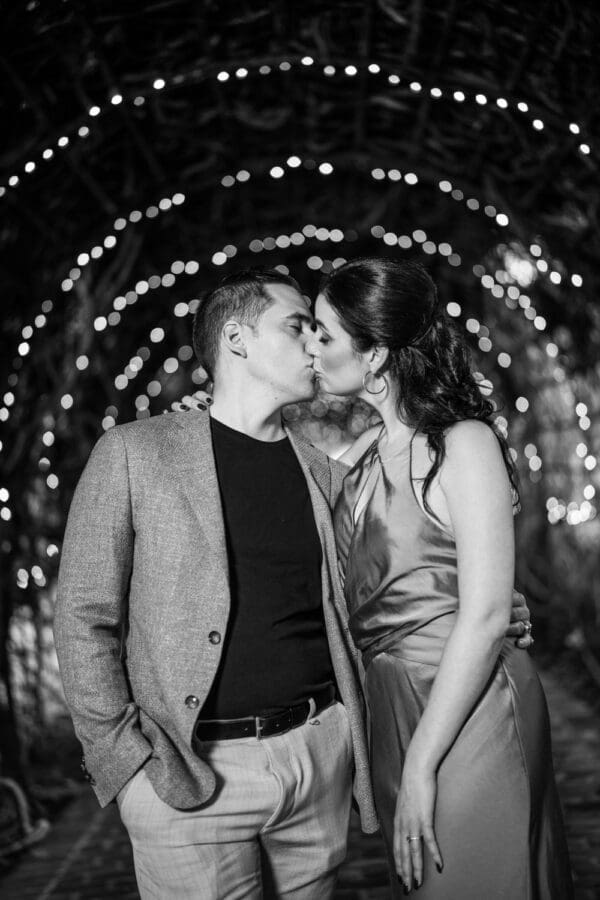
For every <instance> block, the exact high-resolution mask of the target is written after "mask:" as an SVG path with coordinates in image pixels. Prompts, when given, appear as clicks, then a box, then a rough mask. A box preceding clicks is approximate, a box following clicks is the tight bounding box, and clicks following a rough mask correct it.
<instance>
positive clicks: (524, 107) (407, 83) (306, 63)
mask: <svg viewBox="0 0 600 900" xmlns="http://www.w3.org/2000/svg"><path fill="white" fill-rule="evenodd" d="M313 66H315V67H316V69H317V70H318V71H319V72H320V73H321V74H322V75H323V77H324V78H326V79H329V78H332V77H333V76H335V75H337V74H340V75H342V76H346V77H347V78H354V77H356V76H357V75H358V74H359V72H360V69H361V68H362V66H357V65H355V64H353V63H348V62H346V61H343V62H341V63H338V65H337V66H336V65H333V64H332V63H327V64H325V65H324V64H322V63H316V62H315V60H314V58H313V57H312V56H303V57H299V58H298V57H296V58H292V59H279V60H270V62H268V63H263V64H261V65H257V66H256V67H255V69H254V71H253V68H252V67H250V68H246V67H245V66H232V67H231V68H227V67H226V68H222V69H219V71H217V72H216V74H215V67H210V68H209V69H208V70H207V71H203V70H201V69H197V68H196V69H192V70H190V71H189V72H187V73H180V74H177V75H174V76H173V77H172V78H171V79H169V81H168V82H167V80H166V79H164V78H155V79H154V80H153V82H152V85H151V86H149V87H148V88H147V89H146V92H145V93H142V94H138V93H136V94H135V95H134V94H130V95H127V94H125V93H123V92H121V91H120V90H115V91H114V92H113V93H112V94H111V96H110V98H109V103H108V111H110V110H111V109H114V108H116V107H118V106H121V105H122V104H123V103H130V104H132V105H133V106H135V107H140V106H143V105H144V104H145V102H146V99H147V96H148V95H149V94H150V93H151V92H152V91H154V92H155V93H158V92H159V91H163V90H165V88H167V89H177V88H180V87H182V86H188V85H190V84H199V83H201V82H203V81H208V80H211V79H212V80H215V81H217V82H218V83H219V84H224V83H226V82H228V81H229V80H230V79H237V80H238V81H241V80H243V79H245V78H247V77H248V76H251V75H252V74H255V75H259V76H266V75H271V74H279V73H286V72H289V71H291V70H292V68H294V67H295V68H296V69H297V70H300V71H301V70H303V69H307V68H310V69H312V67H313ZM364 68H365V70H366V72H367V73H368V74H370V75H373V76H377V75H383V76H385V77H387V81H388V83H389V84H390V85H392V86H395V87H398V86H401V85H402V86H403V87H408V88H409V90H410V92H411V94H412V95H414V96H415V97H418V96H420V95H421V94H423V93H427V92H428V93H429V96H430V97H431V98H432V99H433V100H436V101H439V100H446V101H449V102H454V103H457V104H463V103H474V104H476V105H477V106H480V107H483V106H487V105H488V104H493V105H494V106H495V107H496V108H497V109H498V110H501V111H502V112H506V111H512V110H513V109H514V110H516V111H517V112H519V113H521V114H522V115H523V116H528V114H529V113H530V112H531V110H530V105H529V103H527V102H526V101H525V100H516V99H514V98H513V99H512V100H510V101H509V100H507V99H506V97H500V96H499V97H488V95H487V94H485V93H482V92H480V91H479V92H477V93H474V94H472V95H471V94H469V93H466V92H465V91H464V90H461V89H446V91H444V90H442V88H440V87H437V86H435V85H434V86H430V87H428V88H426V87H425V86H424V85H423V83H422V82H421V81H418V80H416V79H412V80H410V79H408V78H406V77H403V78H401V77H400V76H399V75H398V74H397V73H396V72H393V71H391V70H390V69H389V68H388V67H387V66H385V65H382V64H380V63H377V62H372V63H369V64H368V65H367V66H366V67H364ZM409 96H410V95H409ZM105 112H106V110H103V109H102V107H100V106H98V105H97V104H94V105H92V106H91V107H90V108H89V109H88V111H87V114H84V115H83V116H82V117H81V119H80V120H79V123H85V122H87V121H89V120H90V119H92V120H95V119H96V118H97V117H98V116H100V115H102V114H103V113H105ZM79 123H78V124H77V125H76V126H75V128H74V129H73V132H72V133H71V134H70V135H69V134H63V135H61V136H60V137H59V138H58V139H57V141H56V143H55V146H48V147H46V148H44V150H42V151H41V153H40V159H39V160H38V161H37V162H36V161H35V160H33V159H28V160H27V161H26V162H25V163H23V164H22V167H21V169H20V172H21V175H19V174H17V173H14V174H12V175H10V176H9V177H8V179H7V184H6V185H0V198H1V197H3V196H4V195H5V194H6V193H7V190H10V189H14V188H16V187H18V185H19V184H20V183H21V177H22V175H29V174H31V173H32V172H34V171H35V170H36V168H37V166H38V165H39V164H40V163H44V162H50V161H51V160H53V159H55V158H56V154H57V152H58V151H62V150H66V149H67V148H68V147H69V146H72V142H73V141H75V140H83V139H85V138H87V137H89V135H90V133H91V130H90V126H89V125H88V124H79ZM529 123H530V126H531V128H532V129H533V130H534V131H536V132H541V131H544V130H546V124H545V122H544V121H543V119H541V118H540V117H539V116H533V117H530V119H529ZM568 129H569V133H570V134H572V135H573V136H574V138H576V139H577V141H579V140H580V135H581V133H582V126H581V125H580V124H579V123H577V122H570V123H569V127H568ZM577 149H578V150H579V152H580V153H581V154H582V156H589V155H590V154H591V153H592V147H591V145H590V144H589V143H587V142H585V141H581V143H578V145H577Z"/></svg>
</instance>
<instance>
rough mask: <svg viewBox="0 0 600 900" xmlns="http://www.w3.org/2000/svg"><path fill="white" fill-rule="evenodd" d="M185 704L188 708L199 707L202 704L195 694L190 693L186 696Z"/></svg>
mask: <svg viewBox="0 0 600 900" xmlns="http://www.w3.org/2000/svg"><path fill="white" fill-rule="evenodd" d="M185 705H186V706H187V708H188V709H198V707H199V706H200V701H199V700H198V698H197V697H195V696H194V695H193V694H189V695H188V696H187V697H186V698H185Z"/></svg>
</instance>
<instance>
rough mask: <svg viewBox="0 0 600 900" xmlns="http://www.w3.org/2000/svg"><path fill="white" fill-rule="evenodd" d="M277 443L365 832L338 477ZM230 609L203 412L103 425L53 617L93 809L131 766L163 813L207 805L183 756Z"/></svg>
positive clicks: (205, 788) (66, 550)
mask: <svg viewBox="0 0 600 900" xmlns="http://www.w3.org/2000/svg"><path fill="white" fill-rule="evenodd" d="M288 434H289V437H290V440H291V442H292V444H293V446H294V449H295V451H296V454H297V456H298V460H299V462H300V465H301V466H302V469H303V471H304V474H305V476H306V480H307V483H308V488H309V491H310V496H311V500H312V504H313V509H314V515H315V521H316V524H317V529H318V532H319V536H320V539H321V543H322V547H323V565H322V584H323V607H324V614H325V623H326V628H327V635H328V639H329V646H330V650H331V657H332V660H333V665H334V669H335V674H336V678H337V682H338V687H339V690H340V693H341V696H342V699H343V702H344V705H345V706H346V709H347V711H348V714H349V718H350V723H351V728H352V737H353V743H354V760H355V778H354V793H355V799H356V801H357V804H358V806H359V809H360V813H361V821H362V826H363V829H364V830H365V831H369V832H370V831H374V830H375V829H376V828H377V817H376V814H375V808H374V804H373V795H372V787H371V781H370V777H369V766H368V760H367V743H366V733H365V731H366V729H365V708H364V700H363V696H362V692H361V686H360V682H361V668H360V661H359V658H358V654H357V651H356V649H355V647H354V645H353V643H352V640H351V638H350V635H349V632H348V625H347V611H346V606H345V602H344V597H343V593H342V588H341V584H340V580H339V575H338V564H337V556H336V548H335V539H334V533H333V526H332V522H331V515H330V508H331V506H332V505H333V503H334V502H335V500H336V498H337V495H338V493H339V489H340V486H341V482H342V479H343V474H344V471H345V470H344V467H343V466H341V465H340V464H339V463H336V462H335V461H333V460H330V459H329V458H328V457H327V456H326V455H325V454H323V453H321V452H320V451H319V450H316V449H315V448H314V447H313V446H312V445H310V444H309V443H307V442H306V441H305V440H304V439H302V438H300V437H298V436H296V435H293V434H291V433H289V432H288ZM230 602H231V601H230V595H229V587H228V564H227V552H226V544H225V533H224V526H223V516H222V510H221V505H220V497H219V489H218V483H217V474H216V469H215V462H214V456H213V452H212V443H211V437H210V427H209V420H208V415H206V414H204V413H203V414H195V413H189V412H188V413H168V414H166V415H161V416H156V417H154V418H150V419H146V420H143V421H139V422H132V423H129V424H127V425H121V426H118V427H116V428H112V429H111V430H110V431H108V432H107V433H106V434H105V435H103V437H101V438H100V440H99V441H98V443H97V444H96V446H95V447H94V450H93V451H92V454H91V456H90V459H89V461H88V463H87V465H86V467H85V470H84V472H83V474H82V476H81V479H80V481H79V484H78V486H77V489H76V491H75V495H74V497H73V503H72V505H71V509H70V513H69V518H68V522H67V528H66V532H65V537H64V543H63V549H62V559H61V565H60V571H59V580H58V599H57V606H56V617H55V640H56V649H57V653H58V660H59V664H60V671H61V675H62V680H63V685H64V689H65V696H66V699H67V703H68V705H69V708H70V710H71V714H72V716H73V722H74V725H75V731H76V733H77V736H78V738H79V740H80V741H81V744H82V746H83V750H84V754H85V759H86V766H87V769H88V771H89V772H90V774H91V776H92V778H93V786H94V790H95V791H96V794H97V797H98V800H99V802H100V804H101V805H102V806H105V805H106V804H107V803H109V802H110V801H111V800H112V799H113V798H114V797H115V795H116V794H117V793H118V791H119V790H120V788H121V787H122V786H123V785H124V784H125V782H126V781H127V780H128V779H129V778H130V777H131V776H132V775H133V774H134V773H135V772H136V771H137V769H139V768H140V767H141V766H144V767H145V770H146V773H147V775H148V777H149V778H150V780H151V782H152V784H153V786H154V788H155V790H156V792H157V794H158V795H159V797H161V798H162V799H163V800H164V801H165V802H166V803H168V804H170V805H171V806H174V807H178V808H181V809H187V808H190V807H193V806H196V805H198V804H200V803H203V802H205V801H206V800H208V799H209V798H210V796H211V794H212V793H213V791H214V789H215V775H214V773H213V772H212V770H211V769H210V768H209V767H208V766H207V765H206V763H204V762H203V761H202V760H201V759H199V758H198V757H197V756H196V755H195V754H194V752H193V750H192V732H193V728H194V724H195V722H196V718H197V715H198V710H199V709H200V708H201V706H202V703H203V702H204V700H205V698H206V696H207V695H208V692H209V690H210V686H211V684H212V682H213V679H214V677H215V673H216V671H217V667H218V665H219V659H220V656H221V652H222V648H223V644H222V643H220V644H217V643H212V642H211V640H210V638H209V635H210V633H211V632H214V631H218V632H220V633H221V634H225V632H226V629H227V619H228V615H229V608H230ZM213 637H214V636H213ZM190 698H198V701H199V703H195V701H194V700H191V701H190ZM186 700H187V701H188V702H187V703H186Z"/></svg>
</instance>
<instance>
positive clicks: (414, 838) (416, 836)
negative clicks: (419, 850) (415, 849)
mask: <svg viewBox="0 0 600 900" xmlns="http://www.w3.org/2000/svg"><path fill="white" fill-rule="evenodd" d="M406 840H407V841H408V842H409V844H410V842H411V841H420V840H421V835H420V834H407V835H406Z"/></svg>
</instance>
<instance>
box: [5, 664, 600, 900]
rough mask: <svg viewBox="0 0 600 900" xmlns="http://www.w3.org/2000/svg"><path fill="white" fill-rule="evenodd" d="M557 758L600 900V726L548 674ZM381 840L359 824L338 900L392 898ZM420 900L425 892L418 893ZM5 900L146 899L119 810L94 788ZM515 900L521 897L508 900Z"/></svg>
mask: <svg viewBox="0 0 600 900" xmlns="http://www.w3.org/2000/svg"><path fill="white" fill-rule="evenodd" d="M543 681H544V686H545V689H546V694H547V697H548V702H549V705H550V711H551V716H552V726H553V736H554V753H555V760H556V768H557V777H558V780H559V789H560V792H561V796H562V800H563V805H564V809H565V815H566V820H567V828H568V838H569V845H570V848H571V856H572V863H573V869H574V874H575V879H576V898H577V900H598V898H600V722H599V721H598V716H597V715H596V714H595V712H594V711H593V709H592V707H591V706H590V704H589V703H588V702H586V701H585V700H584V699H580V698H578V697H577V696H575V694H574V693H573V692H572V690H570V689H569V684H568V683H564V682H565V679H564V677H563V678H561V677H559V676H558V675H557V674H551V673H547V672H546V673H544V675H543ZM386 882H387V874H386V867H385V863H384V860H383V852H382V847H381V841H380V838H379V837H378V836H376V835H375V836H369V837H367V836H365V835H362V834H361V833H360V831H359V829H358V827H357V823H356V822H353V825H352V832H351V837H350V848H349V853H348V858H347V860H346V863H345V865H344V868H343V870H342V873H341V876H340V880H339V886H338V889H337V892H336V900H384V898H386V900H387V898H388V892H387V889H386ZM414 896H415V898H417V900H418V896H419V895H418V892H417V893H415V894H414ZM0 897H1V898H2V900H107V898H118V900H138V893H137V891H136V888H135V879H134V877H133V872H132V865H131V854H130V851H129V847H128V843H127V840H126V837H125V835H124V832H123V828H122V826H121V823H120V820H119V817H118V814H117V811H116V808H115V807H114V805H111V806H110V807H109V808H108V809H105V810H100V809H99V808H98V805H97V803H96V801H95V799H94V797H93V795H92V793H91V791H89V790H88V789H87V788H86V789H85V790H82V793H81V796H79V797H78V798H77V799H75V800H74V801H73V802H72V803H71V804H70V806H69V807H68V808H67V810H66V811H65V813H64V814H63V815H62V817H61V818H60V819H59V821H58V822H57V823H56V825H55V827H54V828H53V830H52V831H51V833H50V835H49V836H48V838H47V839H46V840H45V841H44V843H43V844H40V845H38V846H36V847H34V848H32V849H31V850H30V851H29V853H28V854H27V855H26V856H24V857H23V858H22V859H21V860H20V862H19V864H18V866H17V867H16V868H15V869H13V870H12V872H10V873H9V874H8V875H7V876H6V877H5V878H4V880H3V881H1V882H0ZM507 900H514V898H507Z"/></svg>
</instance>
